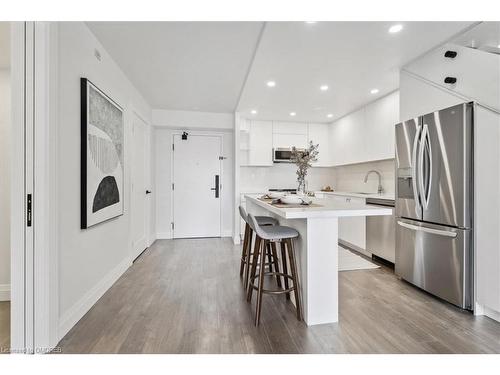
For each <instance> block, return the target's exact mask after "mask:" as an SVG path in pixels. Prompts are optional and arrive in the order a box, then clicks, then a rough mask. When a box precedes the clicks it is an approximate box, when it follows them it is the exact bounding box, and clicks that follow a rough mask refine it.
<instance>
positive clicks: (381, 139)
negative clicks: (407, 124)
mask: <svg viewBox="0 0 500 375" xmlns="http://www.w3.org/2000/svg"><path fill="white" fill-rule="evenodd" d="M398 122H399V93H398V92H394V93H392V94H390V95H387V96H385V97H383V98H381V99H379V100H377V101H375V102H373V103H370V104H368V105H367V106H366V107H364V108H361V109H359V110H357V111H355V112H353V113H350V114H348V115H347V116H344V117H342V118H341V119H339V120H337V121H335V122H333V123H332V124H331V125H330V126H331V127H330V134H329V139H330V155H331V165H334V166H335V165H345V164H354V163H363V162H368V161H373V160H383V159H392V158H394V125H395V124H397V123H398Z"/></svg>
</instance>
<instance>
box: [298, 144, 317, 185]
mask: <svg viewBox="0 0 500 375" xmlns="http://www.w3.org/2000/svg"><path fill="white" fill-rule="evenodd" d="M318 148H319V144H313V143H312V141H310V142H309V147H308V148H306V150H305V151H302V150H297V148H296V147H295V146H294V147H292V160H293V162H294V163H295V165H297V172H296V173H297V182H298V187H297V193H298V194H303V195H306V193H307V191H306V176H307V170H308V169H309V168H311V167H312V162H315V161H317V160H318V154H319V151H318Z"/></svg>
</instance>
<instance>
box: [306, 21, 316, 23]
mask: <svg viewBox="0 0 500 375" xmlns="http://www.w3.org/2000/svg"><path fill="white" fill-rule="evenodd" d="M316 22H318V21H306V23H309V24H313V23H316Z"/></svg>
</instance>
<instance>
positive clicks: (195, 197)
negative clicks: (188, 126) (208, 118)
mask: <svg viewBox="0 0 500 375" xmlns="http://www.w3.org/2000/svg"><path fill="white" fill-rule="evenodd" d="M221 155H222V137H220V136H216V135H195V134H189V135H188V136H187V139H182V136H181V134H175V135H174V140H173V180H172V189H173V194H172V196H173V223H172V237H173V238H190V237H191V238H192V237H220V235H221V203H220V202H221V198H220V196H221V187H222V185H221V182H222V176H221V161H220V159H219V158H220V156H221Z"/></svg>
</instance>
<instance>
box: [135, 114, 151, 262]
mask: <svg viewBox="0 0 500 375" xmlns="http://www.w3.org/2000/svg"><path fill="white" fill-rule="evenodd" d="M132 126H133V129H132V145H133V146H132V230H131V233H132V251H133V254H132V257H133V258H136V257H137V256H139V255H140V254H141V253H142V252H143V251H144V249H146V247H147V241H146V230H147V217H146V214H147V209H146V207H147V206H146V204H147V202H146V199H147V194H148V192H149V191H148V190H147V188H148V173H147V171H148V168H147V167H148V166H147V154H146V152H147V149H148V147H147V125H146V124H145V123H144V121H142V119H140V118H139V117H138V116H137V115H134V120H133V125H132Z"/></svg>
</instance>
